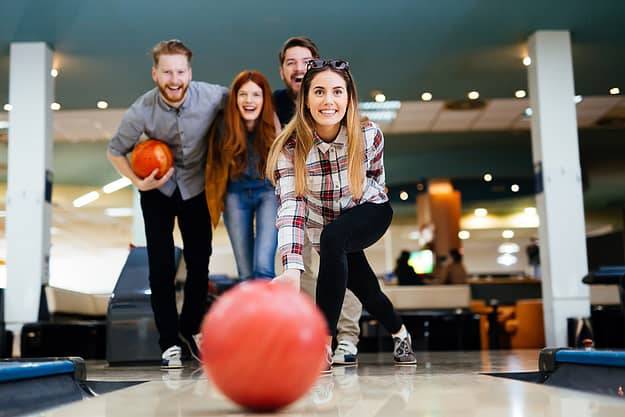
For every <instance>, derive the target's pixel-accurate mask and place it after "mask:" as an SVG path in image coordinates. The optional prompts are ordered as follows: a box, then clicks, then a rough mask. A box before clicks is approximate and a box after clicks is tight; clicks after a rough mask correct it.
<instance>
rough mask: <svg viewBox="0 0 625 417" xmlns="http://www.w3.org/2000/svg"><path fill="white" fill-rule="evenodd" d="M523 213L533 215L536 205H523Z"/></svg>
mask: <svg viewBox="0 0 625 417" xmlns="http://www.w3.org/2000/svg"><path fill="white" fill-rule="evenodd" d="M523 213H525V214H527V215H528V216H533V215H535V214H536V207H525V208H524V209H523Z"/></svg>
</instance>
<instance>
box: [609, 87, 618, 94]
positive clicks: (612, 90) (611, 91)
mask: <svg viewBox="0 0 625 417" xmlns="http://www.w3.org/2000/svg"><path fill="white" fill-rule="evenodd" d="M610 94H611V95H613V96H617V95H619V94H621V89H620V88H618V87H612V88H610Z"/></svg>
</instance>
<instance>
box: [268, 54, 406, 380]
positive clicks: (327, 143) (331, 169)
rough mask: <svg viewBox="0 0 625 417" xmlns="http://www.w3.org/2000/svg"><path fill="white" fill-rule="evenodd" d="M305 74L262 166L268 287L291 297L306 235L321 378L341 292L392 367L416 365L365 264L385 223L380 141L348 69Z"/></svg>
mask: <svg viewBox="0 0 625 417" xmlns="http://www.w3.org/2000/svg"><path fill="white" fill-rule="evenodd" d="M307 67H308V68H307V72H306V74H305V75H304V78H303V80H302V87H301V90H300V94H299V96H298V101H297V105H296V113H295V117H294V118H293V120H291V122H290V123H289V124H288V125H287V126H286V127H285V128H284V130H283V131H282V133H281V134H280V135H279V136H278V138H277V139H276V141H275V142H274V144H273V145H272V148H271V150H270V152H269V156H268V158H267V177H268V178H272V179H273V180H274V184H275V186H276V193H277V194H278V198H279V208H278V218H277V227H278V250H279V251H280V254H281V257H282V264H283V266H284V272H283V273H282V274H281V275H279V276H278V277H276V278H275V279H274V282H276V283H284V284H287V285H292V286H294V287H295V288H299V280H300V274H301V272H302V270H304V264H303V261H302V256H301V251H302V245H303V241H304V233H307V235H308V237H309V239H310V241H311V242H312V244H313V247H314V248H315V249H316V250H317V251H318V252H319V260H320V264H319V278H318V283H317V294H316V296H317V297H316V301H317V305H318V306H319V308H320V309H321V311H322V312H323V313H324V315H325V317H326V320H327V322H328V330H329V335H328V340H327V346H328V369H331V366H332V356H331V350H330V345H331V342H332V338H333V337H334V336H335V334H336V326H337V321H338V317H339V313H340V311H341V305H342V304H343V298H344V296H345V289H346V288H349V289H350V290H351V291H352V292H353V293H354V294H355V295H356V296H357V297H358V299H359V300H360V301H361V302H362V304H363V306H364V308H365V309H366V310H367V311H368V312H369V313H371V314H372V315H374V316H375V317H376V318H377V319H378V320H379V321H380V322H381V323H382V324H383V325H384V326H385V327H386V329H387V330H388V331H389V332H391V333H392V334H393V339H394V342H395V350H394V357H395V362H396V363H397V364H400V365H408V364H415V363H416V359H415V356H414V353H413V350H412V342H411V338H410V335H409V334H408V332H407V330H406V327H405V326H404V325H403V323H402V321H401V319H400V317H399V316H398V315H397V313H396V312H395V310H394V308H393V305H392V304H391V302H390V301H389V299H388V298H387V297H386V296H385V295H384V293H383V292H382V291H381V289H380V286H379V283H378V280H377V277H376V275H375V273H374V272H373V270H372V269H371V267H370V266H369V263H368V261H367V259H366V257H365V254H364V249H365V248H367V247H369V246H371V245H372V244H373V243H375V242H376V241H377V240H379V239H380V238H381V237H382V236H383V235H384V233H385V231H386V229H387V228H388V227H389V225H390V223H391V219H392V217H393V210H392V209H391V206H390V204H389V201H388V197H387V195H386V193H385V191H384V188H385V179H384V164H383V160H382V156H383V150H384V138H383V136H382V132H381V131H380V130H379V129H378V127H377V126H376V125H375V124H373V123H371V122H368V123H364V124H361V122H360V115H359V112H358V107H357V106H358V99H357V93H356V87H355V84H354V80H353V78H352V76H351V74H350V71H349V63H348V62H346V61H342V60H329V61H326V60H320V59H314V60H311V61H309V63H308V66H307Z"/></svg>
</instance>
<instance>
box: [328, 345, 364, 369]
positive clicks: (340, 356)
mask: <svg viewBox="0 0 625 417" xmlns="http://www.w3.org/2000/svg"><path fill="white" fill-rule="evenodd" d="M332 360H333V361H334V363H335V364H337V365H354V364H356V363H357V362H358V348H357V347H356V345H354V344H353V343H352V342H350V341H349V340H340V341H339V344H338V346H337V347H336V349H335V350H334V356H333V357H332Z"/></svg>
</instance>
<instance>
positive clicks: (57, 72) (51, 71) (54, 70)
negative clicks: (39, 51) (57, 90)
mask: <svg viewBox="0 0 625 417" xmlns="http://www.w3.org/2000/svg"><path fill="white" fill-rule="evenodd" d="M50 75H51V76H52V77H54V78H56V77H57V76H58V75H59V70H57V69H56V68H52V69H51V70H50Z"/></svg>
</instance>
